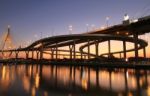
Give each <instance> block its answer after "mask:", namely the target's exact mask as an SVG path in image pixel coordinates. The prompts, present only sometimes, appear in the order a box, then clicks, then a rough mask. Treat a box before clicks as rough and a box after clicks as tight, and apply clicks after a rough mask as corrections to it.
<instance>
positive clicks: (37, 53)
mask: <svg viewBox="0 0 150 96" xmlns="http://www.w3.org/2000/svg"><path fill="white" fill-rule="evenodd" d="M36 59H37V60H38V59H39V52H38V51H36Z"/></svg>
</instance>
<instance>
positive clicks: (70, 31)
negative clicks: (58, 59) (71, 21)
mask: <svg viewBox="0 0 150 96" xmlns="http://www.w3.org/2000/svg"><path fill="white" fill-rule="evenodd" d="M72 30H73V29H72V25H69V34H72Z"/></svg>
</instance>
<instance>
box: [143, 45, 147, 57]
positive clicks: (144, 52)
mask: <svg viewBox="0 0 150 96" xmlns="http://www.w3.org/2000/svg"><path fill="white" fill-rule="evenodd" d="M143 55H144V58H146V48H145V47H144V48H143Z"/></svg>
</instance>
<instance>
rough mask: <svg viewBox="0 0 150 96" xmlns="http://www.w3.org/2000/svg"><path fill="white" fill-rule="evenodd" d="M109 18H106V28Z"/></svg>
mask: <svg viewBox="0 0 150 96" xmlns="http://www.w3.org/2000/svg"><path fill="white" fill-rule="evenodd" d="M109 19H110V17H106V26H107V27H108V21H109Z"/></svg>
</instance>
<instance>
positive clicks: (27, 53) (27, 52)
mask: <svg viewBox="0 0 150 96" xmlns="http://www.w3.org/2000/svg"><path fill="white" fill-rule="evenodd" d="M25 53H26V59H28V58H29V51H25Z"/></svg>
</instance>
